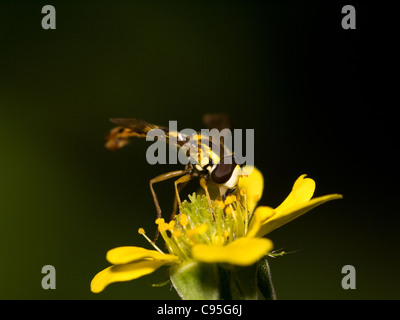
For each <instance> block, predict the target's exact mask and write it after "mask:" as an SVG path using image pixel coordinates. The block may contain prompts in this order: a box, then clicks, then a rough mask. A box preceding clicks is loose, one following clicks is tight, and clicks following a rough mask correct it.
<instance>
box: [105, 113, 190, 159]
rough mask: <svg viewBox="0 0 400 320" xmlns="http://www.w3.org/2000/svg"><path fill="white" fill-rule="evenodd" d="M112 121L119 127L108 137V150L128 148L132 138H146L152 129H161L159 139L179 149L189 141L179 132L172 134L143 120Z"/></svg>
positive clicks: (117, 119) (164, 128)
mask: <svg viewBox="0 0 400 320" xmlns="http://www.w3.org/2000/svg"><path fill="white" fill-rule="evenodd" d="M110 121H111V122H112V123H114V124H116V125H118V126H117V127H115V128H113V129H111V131H110V133H109V135H108V136H107V137H106V140H107V142H106V148H107V149H109V150H112V151H114V150H118V149H121V148H122V147H124V146H126V145H127V144H128V143H129V139H130V138H131V137H140V138H145V137H146V135H147V133H148V132H149V131H150V130H152V129H160V130H161V131H162V132H163V134H161V135H157V138H158V139H160V140H164V141H165V142H167V143H172V144H174V145H176V146H177V147H178V148H179V147H181V146H182V145H184V144H185V142H186V140H187V139H189V138H188V137H186V136H182V135H179V133H178V132H170V131H169V130H168V128H167V127H163V126H158V125H155V124H152V123H149V122H147V121H144V120H141V119H133V118H112V119H110ZM178 136H179V137H178Z"/></svg>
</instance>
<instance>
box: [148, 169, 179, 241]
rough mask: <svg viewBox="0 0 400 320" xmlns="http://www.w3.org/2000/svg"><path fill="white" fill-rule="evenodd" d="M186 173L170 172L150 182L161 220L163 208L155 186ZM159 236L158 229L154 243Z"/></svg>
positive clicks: (158, 216)
mask: <svg viewBox="0 0 400 320" xmlns="http://www.w3.org/2000/svg"><path fill="white" fill-rule="evenodd" d="M185 173H186V171H185V170H178V171H172V172H168V173H164V174H162V175H159V176H157V177H155V178H153V179H151V180H150V190H151V194H152V195H153V200H154V205H155V206H156V210H157V218H161V207H160V204H159V203H158V198H157V195H156V192H155V191H154V188H153V184H154V183H157V182H161V181H165V180H168V179H172V178H176V177H178V176H181V175H183V174H185ZM182 178H183V177H182ZM178 180H179V179H178ZM158 235H159V231H158V228H157V231H156V235H155V236H154V241H153V242H156V240H157V238H158Z"/></svg>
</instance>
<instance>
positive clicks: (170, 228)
mask: <svg viewBox="0 0 400 320" xmlns="http://www.w3.org/2000/svg"><path fill="white" fill-rule="evenodd" d="M174 228H175V220H171V221H170V222H169V223H168V230H169V231H172V230H174Z"/></svg>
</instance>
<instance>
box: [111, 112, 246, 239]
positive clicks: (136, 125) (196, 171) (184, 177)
mask: <svg viewBox="0 0 400 320" xmlns="http://www.w3.org/2000/svg"><path fill="white" fill-rule="evenodd" d="M110 121H111V122H112V123H114V124H116V125H117V127H115V128H113V129H112V130H111V131H110V133H109V135H108V136H107V138H106V139H107V142H106V148H108V149H109V150H112V151H114V150H118V149H120V148H122V147H124V146H125V145H127V144H128V143H129V139H130V138H131V137H146V135H147V133H148V132H149V131H150V130H152V129H161V130H162V132H163V134H162V136H159V137H158V139H162V140H163V141H165V142H166V143H170V144H171V143H172V144H175V145H176V147H177V148H178V149H180V148H183V147H185V146H186V147H187V146H188V145H189V146H190V147H191V150H193V149H195V150H196V152H195V153H194V154H193V153H191V154H189V153H187V154H186V156H187V157H190V158H191V161H190V162H189V163H188V164H186V166H185V169H183V170H177V171H172V172H167V173H165V174H162V175H159V176H157V177H155V178H153V179H151V180H150V190H151V193H152V196H153V200H154V204H155V206H156V210H157V217H158V218H160V217H161V207H160V205H159V202H158V199H157V195H156V193H155V191H154V188H153V184H155V183H157V182H161V181H165V180H168V179H172V178H177V177H179V178H178V179H177V180H175V182H174V185H175V193H176V197H175V201H174V209H173V213H172V218H173V217H174V215H175V212H176V210H177V206H179V207H180V206H181V200H180V197H179V191H180V189H181V186H184V185H185V184H186V183H188V182H189V181H190V180H191V179H193V178H199V179H200V185H201V187H202V188H203V189H204V191H205V194H206V197H207V200H208V205H209V207H210V209H211V212H212V214H213V218H214V219H215V217H214V212H213V209H212V204H211V199H210V194H209V191H208V187H207V182H212V183H214V184H216V185H217V186H218V188H219V191H220V195H221V197H222V199H223V200H225V198H226V197H227V195H229V194H230V193H232V192H233V191H234V190H235V188H236V186H237V184H238V180H239V177H240V176H241V175H244V173H243V172H242V169H241V166H240V165H239V164H237V162H238V161H237V159H236V158H235V156H234V154H233V152H231V151H230V150H229V149H228V148H227V147H226V146H225V145H224V144H223V142H222V139H221V141H220V143H219V146H218V145H217V146H216V145H215V144H214V143H213V141H212V140H211V138H209V137H204V136H202V135H201V134H200V133H197V134H196V135H195V136H192V137H190V136H188V135H185V134H182V133H180V132H175V131H169V129H168V128H167V127H163V126H158V125H155V124H151V123H148V122H146V121H144V120H140V119H133V118H112V119H110ZM203 121H204V122H207V123H208V124H209V127H215V128H216V129H218V130H222V129H223V127H227V126H228V121H227V119H226V116H225V115H223V114H213V115H211V114H209V115H205V116H204V118H203ZM217 148H218V149H219V150H218V151H219V152H216V151H217V150H216V149H217ZM156 237H157V235H156Z"/></svg>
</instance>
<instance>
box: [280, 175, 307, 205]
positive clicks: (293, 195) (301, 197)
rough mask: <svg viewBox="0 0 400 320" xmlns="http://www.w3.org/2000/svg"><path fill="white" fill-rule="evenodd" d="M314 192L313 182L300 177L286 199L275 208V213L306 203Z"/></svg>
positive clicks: (304, 176)
mask: <svg viewBox="0 0 400 320" xmlns="http://www.w3.org/2000/svg"><path fill="white" fill-rule="evenodd" d="M314 191H315V181H314V180H313V179H310V178H306V175H305V174H303V175H301V176H300V177H299V178H298V179H297V180H296V182H295V183H294V185H293V188H292V192H290V194H289V195H288V197H287V198H286V199H285V200H284V201H283V202H282V203H281V204H280V206H279V207H277V208H276V210H277V211H283V210H286V209H287V208H290V207H292V206H294V205H297V204H300V203H304V202H307V201H308V200H310V199H311V198H312V196H313V194H314Z"/></svg>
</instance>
